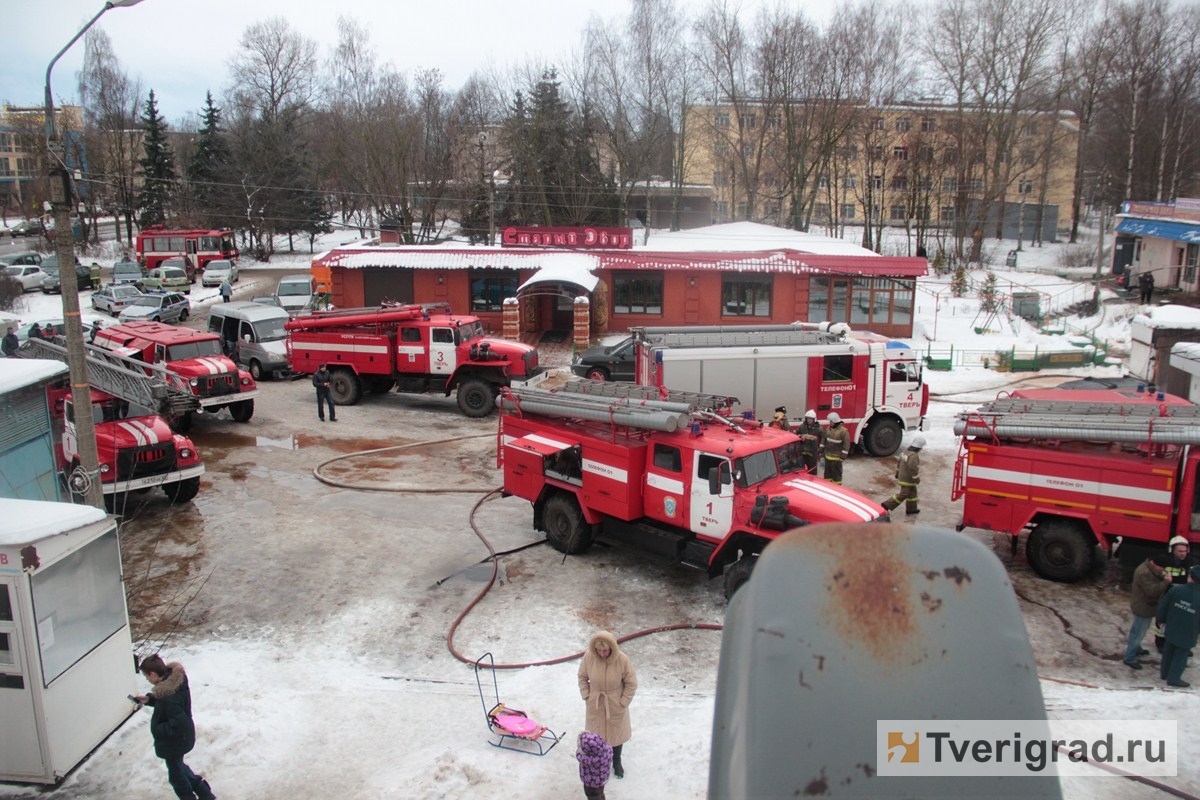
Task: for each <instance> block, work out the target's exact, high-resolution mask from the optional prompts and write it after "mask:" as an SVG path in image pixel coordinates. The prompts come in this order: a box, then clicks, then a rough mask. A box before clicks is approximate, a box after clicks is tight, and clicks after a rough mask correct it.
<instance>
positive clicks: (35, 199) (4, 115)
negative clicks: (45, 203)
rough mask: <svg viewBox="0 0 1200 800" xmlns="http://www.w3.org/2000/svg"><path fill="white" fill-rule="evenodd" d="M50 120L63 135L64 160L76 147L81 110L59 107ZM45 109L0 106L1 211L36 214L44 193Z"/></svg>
mask: <svg viewBox="0 0 1200 800" xmlns="http://www.w3.org/2000/svg"><path fill="white" fill-rule="evenodd" d="M54 122H55V125H56V127H57V129H58V133H59V135H60V136H62V137H63V142H64V146H65V151H66V157H67V159H68V162H72V161H73V153H77V152H81V151H80V149H79V147H78V142H79V136H80V133H79V132H80V131H81V130H82V129H83V109H81V108H80V107H79V106H60V107H57V108H55V109H54ZM45 156H46V109H45V107H44V106H9V105H6V106H2V107H0V204H2V205H3V208H4V210H5V211H11V212H15V213H18V214H21V215H30V216H37V215H38V213H39V212H40V210H41V203H42V200H44V199H45V197H44V195H45V193H46V174H47V172H46V166H45Z"/></svg>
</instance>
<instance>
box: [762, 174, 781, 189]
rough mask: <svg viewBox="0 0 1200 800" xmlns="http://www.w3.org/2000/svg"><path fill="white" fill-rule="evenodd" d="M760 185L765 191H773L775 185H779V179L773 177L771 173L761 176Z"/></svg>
mask: <svg viewBox="0 0 1200 800" xmlns="http://www.w3.org/2000/svg"><path fill="white" fill-rule="evenodd" d="M762 183H763V186H764V187H766V188H767V189H774V188H775V186H776V184H778V183H779V179H778V178H776V177H775V173H773V172H771V173H767V174H766V175H764V176H763V181H762Z"/></svg>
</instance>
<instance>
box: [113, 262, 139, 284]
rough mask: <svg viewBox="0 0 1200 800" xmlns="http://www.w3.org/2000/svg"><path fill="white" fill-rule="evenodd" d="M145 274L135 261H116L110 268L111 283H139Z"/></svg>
mask: <svg viewBox="0 0 1200 800" xmlns="http://www.w3.org/2000/svg"><path fill="white" fill-rule="evenodd" d="M144 277H146V273H145V272H143V271H142V267H141V265H140V264H138V263H137V262H136V261H118V262H116V263H115V264H113V267H112V282H113V283H133V284H137V283H141V281H142V278H144Z"/></svg>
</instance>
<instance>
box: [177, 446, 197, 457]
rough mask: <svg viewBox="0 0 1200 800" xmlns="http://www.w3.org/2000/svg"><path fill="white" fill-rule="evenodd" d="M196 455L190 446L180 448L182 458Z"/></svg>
mask: <svg viewBox="0 0 1200 800" xmlns="http://www.w3.org/2000/svg"><path fill="white" fill-rule="evenodd" d="M194 455H195V453H193V452H192V450H191V448H189V447H181V448H179V457H180V458H189V459H190V458H191V457H192V456H194Z"/></svg>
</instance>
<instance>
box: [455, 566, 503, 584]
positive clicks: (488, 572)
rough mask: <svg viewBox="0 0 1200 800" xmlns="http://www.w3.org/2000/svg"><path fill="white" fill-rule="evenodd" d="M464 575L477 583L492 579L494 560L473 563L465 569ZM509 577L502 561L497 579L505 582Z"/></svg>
mask: <svg viewBox="0 0 1200 800" xmlns="http://www.w3.org/2000/svg"><path fill="white" fill-rule="evenodd" d="M462 576H463V577H464V578H466V579H467V580H469V581H475V582H476V583H487V582H488V581H490V580H491V579H492V562H490V561H485V562H484V563H482V564H473V565H472V566H469V567H467V568H466V569H465V570H463V572H462ZM507 577H508V576H507V575H506V574H505V571H504V563H503V562H501V563H500V567H499V572H497V574H496V580H497V581H498V582H501V583H503V582H504V581H505V579H506V578H507Z"/></svg>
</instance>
